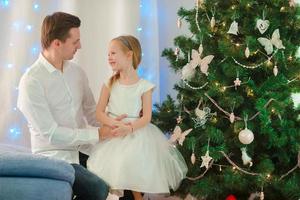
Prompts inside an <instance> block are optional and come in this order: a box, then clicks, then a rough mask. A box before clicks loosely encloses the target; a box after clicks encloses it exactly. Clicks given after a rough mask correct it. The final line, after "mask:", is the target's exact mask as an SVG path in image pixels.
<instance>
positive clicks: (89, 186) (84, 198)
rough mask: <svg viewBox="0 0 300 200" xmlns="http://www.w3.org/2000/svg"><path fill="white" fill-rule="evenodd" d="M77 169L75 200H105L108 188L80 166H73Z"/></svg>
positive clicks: (74, 188) (74, 186)
mask: <svg viewBox="0 0 300 200" xmlns="http://www.w3.org/2000/svg"><path fill="white" fill-rule="evenodd" d="M72 166H73V168H74V169H75V181H74V184H73V194H74V195H75V196H76V197H75V198H74V199H75V200H105V199H106V197H107V195H108V186H107V185H106V184H105V182H104V181H103V180H101V179H100V178H99V177H98V176H96V175H95V174H93V173H91V172H90V171H88V170H87V169H86V168H84V167H83V166H81V165H79V164H72Z"/></svg>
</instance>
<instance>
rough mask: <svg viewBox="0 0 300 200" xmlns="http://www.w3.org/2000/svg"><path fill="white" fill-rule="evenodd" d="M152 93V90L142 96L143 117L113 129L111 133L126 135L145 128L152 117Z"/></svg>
mask: <svg viewBox="0 0 300 200" xmlns="http://www.w3.org/2000/svg"><path fill="white" fill-rule="evenodd" d="M152 91H153V89H151V90H149V91H147V92H145V93H144V94H143V95H142V106H143V107H142V110H143V116H142V117H141V118H139V119H138V120H136V121H133V122H131V123H129V124H125V125H123V126H119V127H118V128H116V129H114V130H113V132H114V133H115V134H116V135H117V136H122V135H126V134H128V133H132V132H133V131H135V130H137V129H139V128H142V127H144V126H146V125H147V124H148V123H150V121H151V117H152Z"/></svg>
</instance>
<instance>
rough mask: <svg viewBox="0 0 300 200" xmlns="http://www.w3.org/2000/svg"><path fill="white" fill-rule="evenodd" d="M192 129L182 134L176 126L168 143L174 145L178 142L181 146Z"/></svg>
mask: <svg viewBox="0 0 300 200" xmlns="http://www.w3.org/2000/svg"><path fill="white" fill-rule="evenodd" d="M192 130H193V129H192V128H190V129H188V130H185V131H184V132H182V130H181V128H180V127H179V126H176V127H175V129H174V131H173V134H172V135H171V137H170V139H169V141H170V142H171V143H173V144H174V143H176V142H178V143H179V144H180V145H181V146H182V145H183V142H184V140H185V137H186V136H187V135H188V134H189V133H190V132H191V131H192Z"/></svg>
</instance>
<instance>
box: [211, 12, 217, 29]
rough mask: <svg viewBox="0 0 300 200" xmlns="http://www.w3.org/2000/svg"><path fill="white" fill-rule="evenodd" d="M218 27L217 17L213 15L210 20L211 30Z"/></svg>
mask: <svg viewBox="0 0 300 200" xmlns="http://www.w3.org/2000/svg"><path fill="white" fill-rule="evenodd" d="M215 25H216V20H215V16H214V15H213V16H212V18H211V19H210V28H211V29H213V28H214V27H215Z"/></svg>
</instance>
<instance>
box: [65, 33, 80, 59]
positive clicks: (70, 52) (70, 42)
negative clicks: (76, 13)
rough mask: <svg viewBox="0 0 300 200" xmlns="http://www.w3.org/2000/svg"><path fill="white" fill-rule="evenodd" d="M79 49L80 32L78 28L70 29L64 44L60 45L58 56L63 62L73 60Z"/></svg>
mask: <svg viewBox="0 0 300 200" xmlns="http://www.w3.org/2000/svg"><path fill="white" fill-rule="evenodd" d="M80 48H81V44H80V31H79V28H71V29H70V30H69V37H68V38H67V39H66V41H65V42H62V43H61V47H60V54H61V56H62V59H63V60H71V59H73V57H74V55H75V53H76V52H77V49H80Z"/></svg>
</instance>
